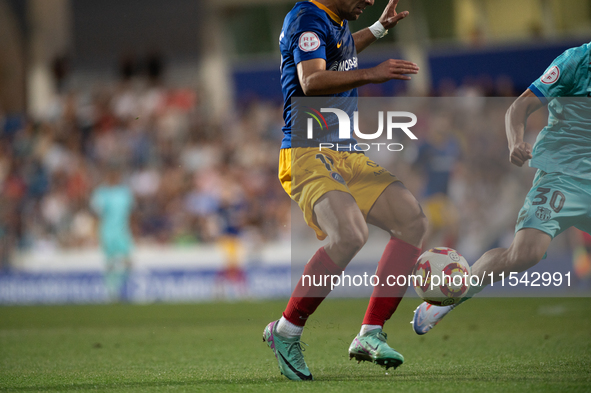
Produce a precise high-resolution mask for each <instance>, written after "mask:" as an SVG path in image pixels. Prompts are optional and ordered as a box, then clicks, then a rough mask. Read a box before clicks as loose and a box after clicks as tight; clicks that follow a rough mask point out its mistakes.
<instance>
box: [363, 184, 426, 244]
mask: <svg viewBox="0 0 591 393" xmlns="http://www.w3.org/2000/svg"><path fill="white" fill-rule="evenodd" d="M367 222H368V223H370V224H372V225H375V226H377V227H379V228H382V229H383V230H385V231H387V232H389V233H390V234H391V235H392V236H396V237H397V238H399V239H401V240H403V241H405V242H407V243H410V244H413V245H415V246H420V244H421V242H422V240H423V237H424V235H425V232H426V229H427V219H426V217H425V215H424V214H423V210H422V209H421V205H420V204H419V202H418V201H417V199H416V198H415V197H414V195H412V193H411V192H410V191H409V190H408V189H407V188H406V187H405V186H404V185H403V184H402V183H401V182H396V183H392V184H390V185H389V186H388V187H387V188H386V189H385V190H384V192H382V194H381V195H380V196H379V197H378V198H377V200H376V202H375V203H374V205H373V207H372V208H371V210H370V212H369V214H368V217H367Z"/></svg>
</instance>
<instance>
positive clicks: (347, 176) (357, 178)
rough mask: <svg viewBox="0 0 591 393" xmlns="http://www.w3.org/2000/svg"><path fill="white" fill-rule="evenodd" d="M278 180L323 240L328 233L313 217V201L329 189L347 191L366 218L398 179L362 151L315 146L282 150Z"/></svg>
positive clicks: (317, 235) (307, 222) (314, 202)
mask: <svg viewBox="0 0 591 393" xmlns="http://www.w3.org/2000/svg"><path fill="white" fill-rule="evenodd" d="M279 180H280V181H281V185H282V186H283V189H284V190H285V192H287V194H288V195H289V196H290V197H291V199H293V200H294V201H295V202H296V203H297V204H298V205H299V206H300V209H302V212H303V213H304V219H305V220H306V224H308V226H309V227H311V228H312V229H314V231H316V237H318V239H320V240H323V239H325V238H326V236H327V234H326V233H324V232H323V231H322V229H320V228H319V227H318V225H317V224H316V222H315V219H314V205H315V204H316V201H317V200H318V199H319V198H320V197H321V196H322V195H324V194H326V193H327V192H329V191H342V192H346V193H348V194H350V195H352V196H353V198H355V201H356V202H357V206H359V209H360V210H361V213H363V217H364V218H365V219H367V215H368V214H369V211H370V209H371V208H372V206H373V205H374V203H375V201H376V200H377V199H378V197H379V196H380V195H381V194H382V192H384V190H385V189H386V187H388V186H389V185H390V184H392V183H394V182H397V181H399V180H398V179H397V178H396V177H395V176H394V175H392V174H391V173H390V172H388V171H387V170H386V169H385V168H382V167H381V166H379V165H378V164H376V163H375V162H373V161H372V160H370V159H369V158H367V157H366V156H365V155H364V154H361V153H349V152H346V151H339V152H337V151H334V150H328V149H326V150H322V151H319V150H318V148H317V147H310V148H304V147H298V148H292V149H282V150H281V153H280V156H279Z"/></svg>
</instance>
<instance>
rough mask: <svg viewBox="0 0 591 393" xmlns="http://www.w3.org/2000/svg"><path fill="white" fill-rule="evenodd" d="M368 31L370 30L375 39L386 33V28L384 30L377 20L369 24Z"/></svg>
mask: <svg viewBox="0 0 591 393" xmlns="http://www.w3.org/2000/svg"><path fill="white" fill-rule="evenodd" d="M369 31H371V34H373V36H374V37H376V38H377V39H380V38H382V37H384V36H385V35H386V34H388V30H386V28H385V27H384V25H382V23H381V22H380V21H377V22H376V23H374V24H373V25H371V26H369Z"/></svg>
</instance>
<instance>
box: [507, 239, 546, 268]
mask: <svg viewBox="0 0 591 393" xmlns="http://www.w3.org/2000/svg"><path fill="white" fill-rule="evenodd" d="M551 241H552V237H550V235H548V234H547V233H546V232H542V231H540V230H538V229H534V228H524V229H522V230H520V231H518V232H517V233H516V234H515V239H513V242H512V243H511V246H510V247H509V250H508V254H509V261H510V262H512V263H513V264H514V266H515V267H516V271H523V270H526V269H528V268H529V267H531V266H533V265H535V264H536V263H538V262H539V261H540V260H541V259H542V258H543V257H544V255H545V254H546V251H547V250H548V246H550V242H551Z"/></svg>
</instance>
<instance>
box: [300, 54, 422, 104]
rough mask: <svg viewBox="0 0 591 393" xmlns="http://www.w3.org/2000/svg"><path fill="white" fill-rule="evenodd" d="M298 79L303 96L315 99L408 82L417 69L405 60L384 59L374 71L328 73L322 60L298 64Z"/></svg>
mask: <svg viewBox="0 0 591 393" xmlns="http://www.w3.org/2000/svg"><path fill="white" fill-rule="evenodd" d="M297 68H298V77H299V80H300V85H301V86H302V90H303V91H304V94H305V95H307V96H318V95H327V94H338V93H342V92H344V91H348V90H351V89H354V88H356V87H359V86H363V85H367V84H369V83H383V82H386V81H389V80H391V79H402V80H410V78H411V77H410V76H409V75H411V74H417V73H418V72H419V67H418V66H417V65H416V64H415V63H413V62H411V61H406V60H392V59H391V60H386V61H385V62H383V63H381V64H379V65H377V66H376V67H373V68H368V69H362V70H352V71H328V70H327V69H326V61H325V60H324V59H311V60H306V61H302V62H300V63H299V64H298V67H297Z"/></svg>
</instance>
